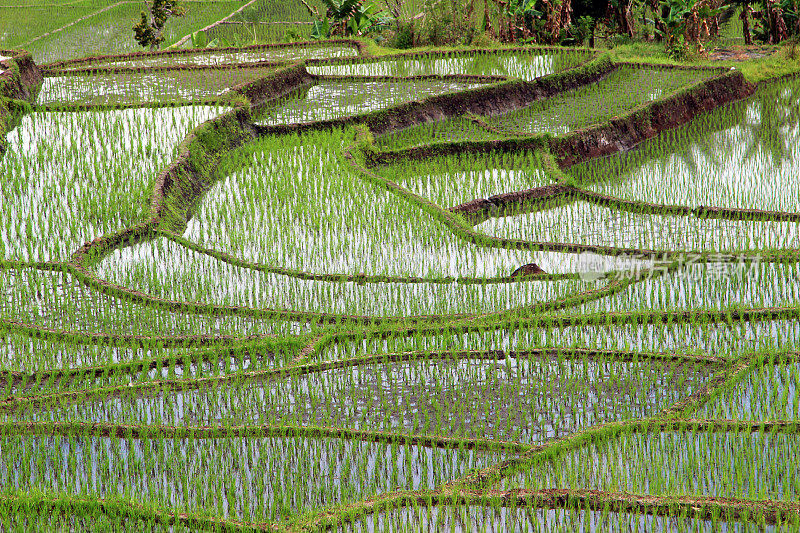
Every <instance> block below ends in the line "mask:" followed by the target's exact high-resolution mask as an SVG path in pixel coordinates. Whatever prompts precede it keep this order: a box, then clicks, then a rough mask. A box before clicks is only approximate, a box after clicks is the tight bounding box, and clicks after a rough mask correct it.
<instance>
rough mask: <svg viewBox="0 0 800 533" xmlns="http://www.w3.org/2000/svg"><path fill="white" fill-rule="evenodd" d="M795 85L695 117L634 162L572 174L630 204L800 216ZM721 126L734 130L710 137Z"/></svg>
mask: <svg viewBox="0 0 800 533" xmlns="http://www.w3.org/2000/svg"><path fill="white" fill-rule="evenodd" d="M798 87H800V85H798V83H797V82H796V81H795V82H790V83H786V84H782V85H781V89H782V91H783V92H780V93H779V94H781V95H782V96H781V97H778V95H776V94H775V93H774V92H772V91H770V92H768V93H760V94H757V95H756V96H754V97H753V98H751V99H750V100H748V101H747V103H742V104H737V105H733V106H728V107H725V108H722V109H719V110H716V111H713V112H712V113H710V114H709V115H704V116H701V117H699V118H696V119H694V121H695V122H697V124H693V125H692V126H691V127H688V128H681V129H678V130H676V131H674V132H671V133H670V134H668V135H667V138H665V139H662V140H657V141H654V142H652V143H649V144H648V145H647V146H646V148H645V149H644V150H643V151H644V153H643V154H641V155H639V156H637V157H638V158H640V159H641V163H640V164H632V165H626V164H625V162H623V161H614V160H601V161H597V162H590V163H587V164H585V165H584V167H585V168H583V169H580V170H576V171H575V172H574V173H575V175H576V176H577V177H578V178H579V179H581V180H582V181H584V182H594V183H592V185H591V186H590V188H591V189H592V190H594V191H597V192H600V193H603V194H608V195H611V196H617V197H621V198H625V199H630V200H640V201H647V202H652V203H659V204H673V205H674V204H680V205H689V206H692V207H697V206H699V205H706V206H708V205H711V206H722V207H733V208H751V209H764V210H774V211H790V212H796V211H800V201H799V200H798V196H797V192H796V191H797V179H798V178H797V176H798V175H800V172H798V164H799V163H798V162H799V161H800V152H799V151H798V150H799V149H798V146H800V143H798V140H800V116H798V113H796V111H794V110H796V109H797V106H798V94H800V93H798ZM725 123H733V124H734V125H732V126H730V127H727V128H725V129H723V130H722V131H719V132H715V130H716V128H718V127H719V126H720V125H722V124H725ZM676 143H677V144H679V145H681V148H680V149H678V150H676V149H675V148H674V146H675V144H676ZM684 147H685V148H684ZM609 178H611V179H609ZM598 180H599V181H598Z"/></svg>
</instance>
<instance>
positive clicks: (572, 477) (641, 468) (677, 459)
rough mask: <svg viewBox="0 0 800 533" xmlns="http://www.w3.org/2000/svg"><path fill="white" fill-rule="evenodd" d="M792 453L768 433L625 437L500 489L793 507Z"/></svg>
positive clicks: (788, 438) (787, 438)
mask: <svg viewBox="0 0 800 533" xmlns="http://www.w3.org/2000/svg"><path fill="white" fill-rule="evenodd" d="M796 453H797V438H796V437H795V436H794V435H793V434H791V433H789V434H786V433H782V432H775V431H771V430H770V429H769V428H762V429H761V430H760V431H756V432H753V433H750V432H747V433H738V432H732V431H731V432H726V431H718V432H715V431H711V432H703V431H682V432H662V433H635V434H631V435H627V434H623V435H622V436H620V437H619V438H616V439H609V440H607V441H603V442H600V443H596V444H593V445H590V446H587V447H585V448H583V449H581V450H578V451H575V452H569V453H565V454H564V455H562V456H561V457H559V458H558V461H557V462H555V461H547V462H543V463H541V464H540V465H537V466H538V467H537V468H533V469H531V471H529V472H523V473H521V474H519V475H516V476H514V477H511V478H508V479H507V480H505V481H504V484H505V486H506V487H516V486H523V487H526V488H549V487H575V488H577V487H581V488H583V487H589V488H594V489H599V490H609V491H614V492H616V491H621V492H628V493H632V494H653V495H673V496H674V495H687V496H689V495H700V494H705V495H710V496H718V497H727V498H749V499H753V500H766V499H777V500H786V501H791V500H795V499H796V498H797V490H798V479H797V476H798V472H797V470H796V469H792V468H789V469H787V468H786V466H787V465H788V464H791V461H792V457H793V456H794V455H795V454H796Z"/></svg>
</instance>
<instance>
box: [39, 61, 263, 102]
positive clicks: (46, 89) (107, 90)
mask: <svg viewBox="0 0 800 533" xmlns="http://www.w3.org/2000/svg"><path fill="white" fill-rule="evenodd" d="M274 71H275V69H274V68H271V67H263V68H246V69H245V68H233V69H227V70H221V69H190V70H183V69H176V70H167V71H157V72H146V71H145V72H118V73H105V72H95V73H92V74H69V75H66V76H53V77H47V78H45V79H44V83H43V84H42V90H41V92H40V93H39V96H38V98H37V103H38V104H40V105H48V106H50V107H55V106H57V105H58V104H73V105H74V104H85V105H120V106H123V105H137V104H143V103H162V104H172V103H186V102H193V101H194V102H204V101H209V100H218V99H222V98H225V97H226V96H230V95H229V94H228V93H229V91H230V89H231V87H233V86H235V85H239V84H242V83H247V82H250V81H253V80H257V79H259V78H264V77H266V76H268V75H269V74H271V73H272V72H274Z"/></svg>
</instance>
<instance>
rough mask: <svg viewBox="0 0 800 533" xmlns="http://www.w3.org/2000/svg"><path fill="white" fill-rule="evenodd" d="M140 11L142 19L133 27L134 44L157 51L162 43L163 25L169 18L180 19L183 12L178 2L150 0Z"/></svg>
mask: <svg viewBox="0 0 800 533" xmlns="http://www.w3.org/2000/svg"><path fill="white" fill-rule="evenodd" d="M146 6H147V10H142V17H141V20H140V21H139V23H138V24H136V25H135V26H134V27H133V34H134V38H135V39H136V42H137V43H139V44H140V45H142V46H144V47H150V50H157V49H158V47H159V46H160V45H161V43H162V42H164V25H165V24H166V23H167V20H169V18H170V17H182V16H183V15H184V14H185V11H184V9H183V7H182V6H179V5H178V0H152V2H149V3H147V2H146Z"/></svg>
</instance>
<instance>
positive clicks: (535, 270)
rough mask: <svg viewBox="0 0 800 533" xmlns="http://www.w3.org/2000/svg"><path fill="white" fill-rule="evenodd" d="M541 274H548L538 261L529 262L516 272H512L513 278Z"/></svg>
mask: <svg viewBox="0 0 800 533" xmlns="http://www.w3.org/2000/svg"><path fill="white" fill-rule="evenodd" d="M539 274H547V272H545V271H544V270H542V268H541V267H540V266H539V265H537V264H536V263H528V264H527V265H522V266H521V267H519V268H518V269H516V270H515V271H514V272H512V273H511V277H512V278H527V277H528V276H537V275H539Z"/></svg>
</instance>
